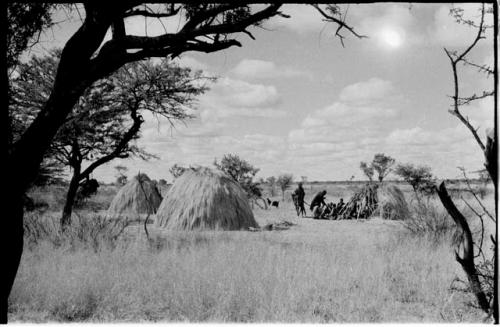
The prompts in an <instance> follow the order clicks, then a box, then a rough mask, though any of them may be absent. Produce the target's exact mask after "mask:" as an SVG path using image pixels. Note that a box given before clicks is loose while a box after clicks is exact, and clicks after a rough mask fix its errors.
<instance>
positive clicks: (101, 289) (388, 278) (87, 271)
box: [10, 222, 473, 323]
mask: <svg viewBox="0 0 500 327" xmlns="http://www.w3.org/2000/svg"><path fill="white" fill-rule="evenodd" d="M314 223H315V224H317V223H318V222H314ZM327 223H329V224H334V223H332V222H327ZM336 223H337V222H336ZM342 224H343V225H346V226H347V225H349V226H347V227H349V228H350V226H351V225H352V226H353V223H352V222H345V224H344V222H338V226H340V225H342ZM365 224H368V223H365ZM344 227H345V226H344ZM342 235H344V233H343V234H335V237H328V238H325V240H322V241H321V242H320V243H315V242H310V243H305V242H299V241H296V242H294V241H293V240H290V238H286V236H285V234H279V233H274V232H268V233H249V232H203V233H171V234H167V235H163V236H161V235H158V236H157V237H156V240H155V241H154V242H149V243H148V242H143V241H140V240H137V241H136V242H123V243H119V244H118V245H117V246H116V247H114V248H109V247H103V248H101V249H100V250H99V251H94V250H93V249H91V248H79V249H78V248H77V249H72V250H68V249H66V248H64V247H56V246H54V244H52V243H49V242H41V243H40V244H38V245H37V246H36V247H33V248H31V250H29V251H25V253H24V254H23V258H22V262H21V266H20V269H19V273H18V276H17V278H16V282H15V285H14V288H13V291H12V295H11V297H10V302H11V303H10V305H11V311H12V312H11V313H10V314H11V319H12V320H17V321H93V322H111V321H114V322H116V321H136V322H138V321H180V322H185V321H189V322H313V323H314V322H391V321H400V322H402V321H404V322H409V321H414V322H422V321H427V322H438V321H463V320H469V321H470V320H472V321H473V318H471V317H472V316H471V314H468V313H467V314H464V310H466V309H464V308H463V307H458V308H456V307H454V305H452V304H450V303H451V302H450V301H449V300H450V296H451V293H450V292H449V287H448V286H449V283H450V280H451V279H452V278H453V277H452V276H454V274H455V271H454V268H455V264H454V262H453V255H452V253H451V251H450V249H449V247H448V246H447V245H446V244H444V243H440V244H431V243H429V242H427V240H425V239H424V238H420V237H409V236H408V235H407V234H405V233H395V234H394V236H392V237H388V238H387V237H383V236H377V235H378V234H377V235H375V236H374V237H372V238H370V239H368V240H362V239H359V238H356V237H350V236H349V235H345V236H342ZM285 239H286V240H287V241H284V240H285ZM152 244H153V245H154V247H152V246H151V245H152Z"/></svg>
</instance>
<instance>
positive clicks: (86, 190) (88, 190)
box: [77, 178, 99, 202]
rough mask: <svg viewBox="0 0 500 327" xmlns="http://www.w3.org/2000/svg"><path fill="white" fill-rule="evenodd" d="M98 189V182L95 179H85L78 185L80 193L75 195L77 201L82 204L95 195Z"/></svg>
mask: <svg viewBox="0 0 500 327" xmlns="http://www.w3.org/2000/svg"><path fill="white" fill-rule="evenodd" d="M98 188H99V182H97V180H96V179H93V178H92V179H86V180H84V181H83V182H82V183H81V184H80V191H79V192H78V195H77V201H78V202H82V201H83V200H85V199H87V198H89V197H91V196H92V195H94V194H96V193H97V189H98Z"/></svg>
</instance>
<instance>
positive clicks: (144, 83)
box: [11, 50, 207, 227]
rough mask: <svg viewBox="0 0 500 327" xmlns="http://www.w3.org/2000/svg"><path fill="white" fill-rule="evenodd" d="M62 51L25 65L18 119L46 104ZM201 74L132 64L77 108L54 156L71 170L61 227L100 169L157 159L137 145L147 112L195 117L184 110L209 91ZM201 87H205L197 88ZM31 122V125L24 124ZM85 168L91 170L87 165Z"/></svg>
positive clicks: (17, 95)
mask: <svg viewBox="0 0 500 327" xmlns="http://www.w3.org/2000/svg"><path fill="white" fill-rule="evenodd" d="M59 55H60V51H58V50H55V51H52V52H51V55H50V56H48V57H45V58H33V60H32V61H30V62H29V63H27V64H20V65H19V69H18V74H17V77H16V78H14V79H13V81H12V83H11V85H12V90H13V91H12V93H13V100H12V103H13V105H12V114H11V117H13V121H16V120H19V119H16V118H17V116H18V115H19V116H21V117H22V118H23V119H26V118H27V117H29V116H30V115H31V116H32V117H34V116H35V115H36V113H37V110H33V109H35V108H40V107H42V106H43V103H45V101H46V98H47V96H48V95H47V94H48V92H47V90H49V89H50V87H51V85H52V83H53V79H54V76H55V70H56V67H57V62H58V60H59ZM202 78H203V77H202V76H201V71H197V72H195V73H192V72H191V70H190V69H189V68H180V67H178V66H177V65H173V64H170V63H167V62H166V61H165V60H162V61H161V62H160V63H159V64H153V63H151V62H150V61H146V62H140V63H131V64H127V65H126V66H125V67H123V68H121V69H120V70H118V71H117V72H116V73H114V74H113V75H111V76H110V77H108V78H106V79H101V80H99V81H96V82H95V83H94V84H92V86H91V87H90V88H88V89H87V90H86V91H85V93H84V95H83V96H82V97H81V98H80V99H79V101H78V103H77V104H76V105H75V108H74V109H73V112H72V113H71V114H70V115H69V117H68V119H67V121H66V122H65V123H64V124H63V125H62V126H61V128H60V129H59V131H58V132H57V134H56V137H55V139H54V141H53V143H52V144H51V146H50V149H49V152H50V153H51V155H52V156H53V158H54V159H55V160H57V161H58V162H60V163H61V164H63V165H65V166H68V167H70V168H71V170H72V177H71V180H70V183H69V187H68V191H67V195H66V203H65V205H64V208H63V212H62V217H61V226H62V227H65V226H66V225H68V224H69V223H70V219H71V213H72V211H73V206H74V204H75V199H76V196H77V194H78V189H79V188H80V187H82V186H83V185H85V183H87V182H88V181H89V179H90V176H91V174H92V172H93V171H95V169H97V168H98V167H100V166H102V165H104V164H106V163H108V162H110V161H112V160H113V159H116V158H121V159H124V158H128V157H130V156H137V157H140V158H141V159H144V160H148V159H150V158H152V157H154V156H153V155H151V154H149V153H147V152H145V151H144V150H143V149H142V148H140V147H138V146H137V145H136V144H133V141H135V140H137V139H138V138H139V137H140V128H141V125H142V123H143V121H144V120H143V118H142V113H144V112H145V111H149V112H151V113H153V114H155V115H158V116H162V117H164V118H167V119H168V121H169V122H171V123H173V121H175V120H185V119H188V118H190V117H191V116H190V115H189V114H187V113H186V111H185V109H184V108H185V107H186V106H190V105H192V104H193V103H194V100H195V97H196V96H197V95H199V94H201V93H203V92H204V91H206V90H207V88H206V87H205V86H203V85H201V84H200V83H199V82H200V80H201V79H202ZM195 83H196V84H200V85H195ZM25 124H26V122H25ZM85 164H86V166H85Z"/></svg>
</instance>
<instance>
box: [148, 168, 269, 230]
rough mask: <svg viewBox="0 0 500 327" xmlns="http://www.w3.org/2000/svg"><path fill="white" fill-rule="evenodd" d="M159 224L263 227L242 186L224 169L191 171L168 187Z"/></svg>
mask: <svg viewBox="0 0 500 327" xmlns="http://www.w3.org/2000/svg"><path fill="white" fill-rule="evenodd" d="M156 226H157V227H161V228H165V229H169V230H207V229H217V230H242V229H248V227H255V228H256V227H259V226H258V224H257V222H256V221H255V218H254V216H253V212H252V209H251V208H250V205H249V203H248V199H247V196H246V194H245V192H244V191H243V189H242V188H241V186H240V185H239V184H238V183H236V182H235V181H233V180H232V179H231V178H229V177H228V176H227V175H225V174H224V173H222V172H220V171H216V170H212V169H209V168H203V167H202V168H198V169H190V170H187V171H186V172H185V173H183V174H182V176H180V177H178V178H177V179H176V180H175V182H174V184H173V185H172V187H171V188H170V189H169V190H168V193H167V194H166V197H165V199H164V200H163V202H162V203H161V205H160V207H159V208H158V212H157V213H156Z"/></svg>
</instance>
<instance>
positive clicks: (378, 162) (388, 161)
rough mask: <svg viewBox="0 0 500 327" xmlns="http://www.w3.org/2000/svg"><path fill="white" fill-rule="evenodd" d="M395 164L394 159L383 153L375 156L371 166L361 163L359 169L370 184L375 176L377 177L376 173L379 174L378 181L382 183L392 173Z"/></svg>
mask: <svg viewBox="0 0 500 327" xmlns="http://www.w3.org/2000/svg"><path fill="white" fill-rule="evenodd" d="M395 163H396V160H394V158H391V157H390V156H387V155H385V154H383V153H377V154H375V156H373V160H372V162H371V163H370V164H367V163H366V162H364V161H361V163H360V165H359V168H361V170H362V171H363V173H364V174H365V175H366V177H368V179H369V180H370V182H372V181H373V175H375V172H377V175H378V176H377V177H378V181H379V182H382V181H383V180H384V178H385V177H386V176H387V175H388V174H389V173H390V172H391V171H392V166H394V164H395Z"/></svg>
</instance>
